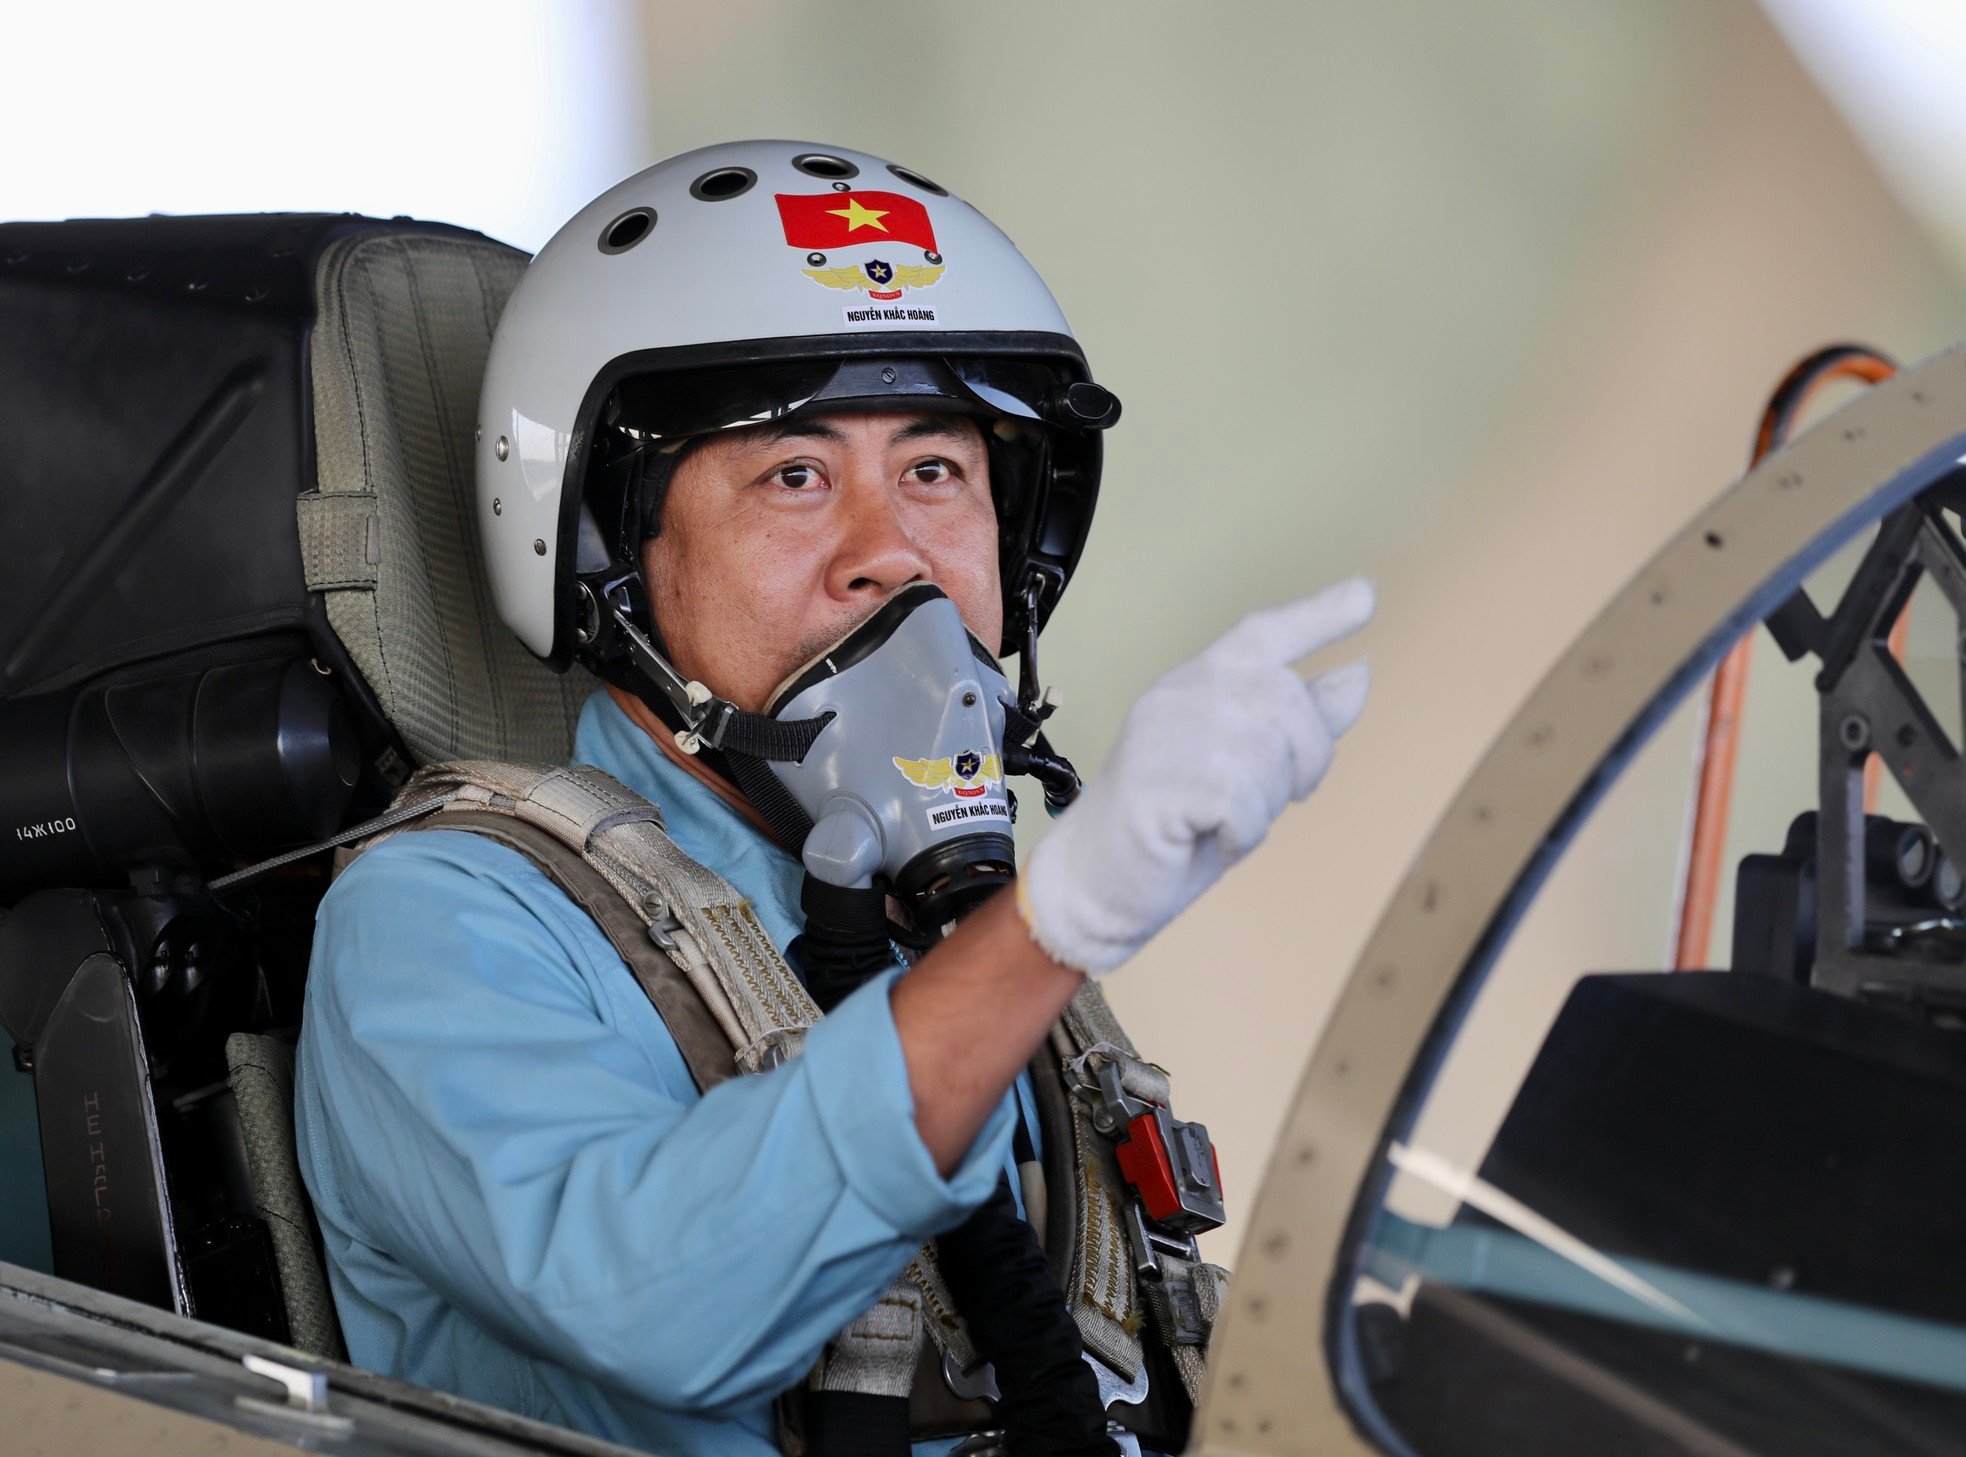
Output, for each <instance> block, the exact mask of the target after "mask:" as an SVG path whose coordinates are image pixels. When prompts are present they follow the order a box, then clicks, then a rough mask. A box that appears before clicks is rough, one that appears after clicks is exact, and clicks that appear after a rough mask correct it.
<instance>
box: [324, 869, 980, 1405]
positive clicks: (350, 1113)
mask: <svg viewBox="0 0 1966 1457" xmlns="http://www.w3.org/2000/svg"><path fill="white" fill-rule="evenodd" d="M459 840H463V841H466V842H468V843H465V844H462V845H459V844H449V845H446V844H442V843H440V842H444V841H452V842H455V841H459ZM893 976H894V974H893V973H890V974H889V975H887V976H884V977H881V978H878V979H877V980H876V981H875V982H873V983H871V984H869V985H868V986H866V987H863V988H862V989H860V990H859V991H857V992H856V993H855V994H854V995H852V996H851V997H848V998H847V999H846V1000H845V1001H843V1002H842V1003H841V1004H840V1006H839V1007H838V1008H837V1009H836V1010H835V1011H834V1012H833V1013H832V1014H831V1015H830V1016H829V1017H827V1018H826V1019H825V1020H824V1021H823V1022H822V1023H820V1024H819V1025H818V1026H816V1027H815V1028H813V1029H812V1031H811V1032H810V1034H809V1035H808V1037H807V1039H806V1047H805V1052H804V1055H803V1056H801V1057H799V1058H797V1059H795V1060H794V1061H792V1062H790V1063H788V1064H786V1065H784V1066H782V1067H780V1068H777V1069H775V1070H773V1071H771V1072H768V1073H765V1074H763V1075H760V1076H756V1077H743V1078H734V1079H732V1080H731V1081H729V1082H726V1083H723V1084H721V1085H719V1086H718V1087H716V1088H714V1089H713V1090H712V1091H711V1092H710V1093H709V1094H708V1095H707V1096H704V1097H702V1098H700V1099H699V1098H698V1097H697V1096H696V1094H695V1090H694V1087H693V1086H692V1085H691V1084H690V1082H689V1078H688V1074H687V1072H686V1070H685V1069H684V1067H683V1063H682V1060H681V1057H680V1055H678V1054H677V1053H676V1051H675V1048H674V1044H673V1041H670V1040H669V1039H668V1037H667V1033H666V1031H665V1030H664V1029H662V1028H661V1024H660V1021H659V1019H658V1018H656V1014H655V1012H654V1010H653V1008H651V1007H650V1006H649V1005H648V1003H647V1001H646V999H645V998H643V997H642V994H641V992H640V989H639V988H638V987H637V986H636V984H635V983H634V981H633V979H632V977H631V976H630V975H629V973H628V972H627V970H626V969H625V968H624V967H622V965H621V963H620V960H619V958H618V957H617V956H616V955H615V953H614V951H613V949H612V947H611V946H609V944H608V943H607V942H606V940H605V939H604V938H603V937H602V936H601V934H600V932H599V931H598V930H597V929H596V928H595V927H594V926H593V924H592V922H591V921H589V920H588V919H587V918H586V917H585V916H584V915H582V914H581V913H580V912H579V911H578V910H577V909H576V908H575V907H574V906H573V905H572V903H571V902H569V901H568V900H567V899H566V898H565V897H564V896H563V895H562V894H561V893H560V892H559V891H558V889H557V888H555V887H554V886H552V885H551V883H550V882H548V881H547V880H546V878H545V877H544V876H543V875H541V874H540V873H539V872H538V871H537V870H536V869H534V868H533V867H532V866H531V865H530V864H529V863H527V862H525V861H524V860H523V859H522V858H521V857H519V856H517V855H515V854H513V853H512V852H511V851H508V850H506V849H504V848H503V847H500V846H497V845H495V844H492V843H490V842H488V841H484V840H482V839H477V838H476V837H471V836H468V835H462V834H460V833H457V832H425V833H418V834H414V835H406V836H401V837H398V838H397V839H395V840H392V841H389V842H387V843H385V844H384V845H381V846H378V847H377V848H376V849H374V850H372V851H370V852H369V853H368V854H366V855H365V856H363V857H362V858H361V859H360V860H358V861H357V862H355V864H354V865H353V866H352V867H351V868H350V869H349V870H348V871H347V872H346V873H345V874H344V875H343V877H342V878H341V880H340V881H339V882H337V884H336V885H335V887H334V889H333V890H332V891H331V892H330V894H329V896H328V897H327V899H326V900H325V901H324V902H323V905H322V911H321V916H320V919H319V923H318V927H317V934H316V941H315V952H314V962H313V967H312V969H311V971H310V982H309V987H308V993H307V1008H306V1015H305V1019H304V1029H303V1037H302V1048H301V1063H302V1066H301V1087H300V1096H299V1100H298V1109H297V1115H298V1120H299V1128H300V1134H301V1142H302V1163H303V1167H304V1170H305V1172H306V1175H307V1178H308V1182H309V1184H310V1187H312V1188H314V1190H315V1194H316V1198H317V1201H318V1200H322V1199H323V1198H326V1199H328V1200H329V1201H330V1202H331V1203H332V1204H333V1206H334V1207H335V1208H336V1209H337V1210H339V1211H343V1212H344V1213H345V1217H346V1218H347V1219H348V1220H349V1221H350V1222H351V1223H352V1224H354V1225H356V1226H358V1228H357V1229H356V1230H355V1231H354V1234H355V1236H356V1237H359V1238H360V1239H362V1240H363V1241H365V1242H366V1243H368V1244H370V1245H372V1246H374V1247H376V1248H378V1249H381V1250H383V1251H385V1252H387V1253H388V1254H389V1255H390V1256H391V1257H392V1258H394V1259H395V1260H397V1261H398V1262H400V1263H401V1264H402V1265H404V1266H405V1267H407V1268H408V1269H410V1270H411V1271H412V1272H414V1273H415V1274H416V1275H417V1276H418V1277H419V1278H420V1279H422V1280H423V1281H425V1282H427V1283H428V1284H429V1285H430V1286H432V1287H433V1288H434V1289H436V1290H437V1291H438V1292H439V1293H440V1294H441V1295H442V1296H443V1297H444V1298H445V1299H447V1300H449V1301H450V1302H452V1303H454V1304H455V1305H457V1306H458V1307H460V1308H462V1309H464V1310H465V1311H467V1312H468V1313H470V1314H471V1316H472V1317H473V1318H474V1319H476V1320H478V1321H480V1322H482V1323H483V1324H484V1325H485V1326H487V1327H488V1328H489V1329H491V1330H493V1331H495V1332H496V1333H497V1334H498V1335H499V1337H500V1338H501V1339H502V1340H504V1341H506V1342H508V1343H510V1344H511V1345H513V1346H514V1347H516V1348H518V1349H520V1350H522V1351H526V1352H528V1353H530V1354H533V1355H536V1356H539V1357H544V1358H547V1359H550V1360H552V1361H555V1362H558V1363H561V1364H563V1365H565V1366H567V1367H569V1368H571V1369H574V1370H577V1371H580V1372H583V1373H585V1374H587V1375H589V1376H591V1377H592V1378H593V1379H595V1380H597V1381H600V1382H603V1383H606V1384H610V1385H616V1386H619V1387H622V1388H625V1389H626V1390H627V1391H629V1392H630V1393H631V1394H633V1395H636V1396H638V1397H640V1398H642V1399H644V1400H647V1401H650V1402H653V1403H655V1404H657V1405H660V1406H664V1407H668V1408H672V1409H677V1410H690V1411H715V1410H717V1409H719V1408H722V1407H727V1406H732V1405H735V1404H738V1403H741V1402H745V1401H755V1400H756V1399H758V1398H759V1397H760V1396H768V1395H771V1394H773V1393H775V1392H777V1391H780V1390H782V1389H784V1388H786V1387H788V1386H790V1385H792V1384H793V1383H794V1382H796V1381H797V1380H799V1379H800V1378H801V1377H802V1376H803V1375H804V1374H805V1372H806V1371H807V1370H808V1369H809V1367H810V1365H811V1363H812V1362H813V1360H814V1359H815V1358H816V1357H817V1355H818V1353H819V1351H820V1349H821V1348H822V1346H823V1345H824V1344H825V1342H826V1340H827V1339H828V1338H829V1337H830V1336H831V1335H832V1334H834V1333H835V1332H836V1331H837V1330H838V1329H839V1328H840V1327H841V1326H843V1325H845V1324H846V1323H847V1322H848V1321H850V1320H851V1319H853V1318H854V1317H855V1316H857V1315H859V1314H860V1313H861V1312H862V1311H863V1310H865V1309H866V1308H867V1307H868V1306H870V1305H871V1304H873V1302H874V1301H875V1299H877V1298H878V1297H879V1295H880V1294H881V1292H882V1291H883V1290H884V1289H886V1287H887V1286H888V1284H889V1283H890V1282H891V1281H892V1280H893V1278H894V1277H895V1276H896V1275H897V1274H898V1273H899V1272H900V1270H901V1267H902V1266H903V1264H905V1263H906V1261H907V1260H908V1258H909V1256H910V1255H911V1254H912V1253H913V1251H914V1250H915V1249H916V1248H918V1247H919V1246H920V1245H921V1243H922V1242H923V1241H924V1240H925V1239H927V1238H929V1237H930V1236H932V1235H934V1234H936V1233H937V1232H939V1231H941V1230H943V1229H946V1228H948V1227H950V1226H952V1225H954V1224H955V1223H957V1222H959V1221H960V1220H961V1219H962V1218H963V1217H964V1216H965V1215H966V1214H967V1213H968V1211H969V1210H970V1209H972V1208H974V1207H975V1206H976V1205H978V1204H980V1203H981V1202H982V1200H983V1199H984V1198H985V1197H986V1196H987V1195H988V1194H989V1192H990V1190H991V1189H992V1188H993V1187H994V1185H995V1183H996V1180H997V1177H998V1173H999V1170H1000V1169H1001V1167H1002V1162H1003V1158H1004V1154H1005V1149H1006V1147H1007V1145H1008V1143H1009V1140H1010V1137H1011V1128H1012V1122H1013V1115H1012V1109H1011V1105H1010V1102H1009V1100H1008V1099H1006V1100H1005V1102H1004V1103H1002V1104H1000V1105H999V1107H998V1109H997V1111H996V1113H995V1114H993V1115H992V1117H991V1120H990V1121H989V1123H988V1124H987V1125H986V1126H985V1128H984V1129H983V1131H982V1132H981V1133H980V1134H979V1135H978V1137H977V1139H976V1141H975V1143H974V1145H973V1146H972V1147H971V1149H970V1150H969V1152H968V1154H967V1156H966V1157H965V1159H964V1161H963V1163H962V1165H961V1167H959V1168H958V1169H957V1170H956V1171H955V1173H954V1174H953V1176H951V1177H950V1178H947V1179H944V1178H942V1177H941V1176H940V1175H939V1174H938V1173H937V1171H936V1169H935V1166H934V1163H933V1161H932V1159H931V1158H930V1157H929V1154H928V1151H927V1149H926V1148H925V1147H924V1146H923V1145H922V1142H921V1139H920V1137H919V1135H918V1134H917V1132H916V1130H915V1126H914V1105H913V1099H912V1097H911V1095H910V1092H909V1086H908V1076H907V1068H906V1065H905V1062H904V1060H903V1057H902V1052H901V1045H900V1040H899V1037H898V1035H897V1033H896V1030H895V1026H894V1018H893V1014H892V1012H891V1010H890V1008H889V1003H888V989H889V986H890V985H891V984H892V981H893ZM651 1027H652V1028H653V1029H654V1030H653V1032H652V1033H651V1031H650V1029H651Z"/></svg>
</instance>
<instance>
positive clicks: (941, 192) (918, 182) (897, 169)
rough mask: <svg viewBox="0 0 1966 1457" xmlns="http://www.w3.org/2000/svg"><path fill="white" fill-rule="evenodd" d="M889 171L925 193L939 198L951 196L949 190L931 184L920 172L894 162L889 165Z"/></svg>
mask: <svg viewBox="0 0 1966 1457" xmlns="http://www.w3.org/2000/svg"><path fill="white" fill-rule="evenodd" d="M887 170H888V171H890V172H892V173H893V174H894V175H895V176H896V177H899V178H900V179H901V180H902V181H903V182H905V183H907V184H908V185H909V186H910V187H919V188H920V189H921V190H922V191H923V192H932V193H934V194H935V195H936V196H937V197H947V196H948V195H949V189H948V188H946V187H943V186H941V185H939V184H937V183H934V182H930V181H929V180H928V179H927V178H926V177H924V176H922V174H921V173H919V172H912V171H910V170H909V169H908V168H906V167H901V166H897V165H896V164H895V163H893V162H890V163H888V164H887Z"/></svg>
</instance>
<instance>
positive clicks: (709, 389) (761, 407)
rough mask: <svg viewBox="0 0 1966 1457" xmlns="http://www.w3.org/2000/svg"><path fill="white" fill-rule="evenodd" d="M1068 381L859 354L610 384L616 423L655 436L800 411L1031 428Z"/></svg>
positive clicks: (965, 362)
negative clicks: (948, 418)
mask: <svg viewBox="0 0 1966 1457" xmlns="http://www.w3.org/2000/svg"><path fill="white" fill-rule="evenodd" d="M1065 382H1066V381H1065V380H1064V378H1063V377H1062V376H1061V374H1060V372H1059V371H1058V370H1056V369H1054V368H1052V367H1050V366H1048V365H1045V364H1042V363H1038V362H1034V361H1031V360H1022V359H973V358H892V359H883V358H860V359H817V360H794V361H788V362H783V363H771V364H747V365H713V366H706V367H702V368H697V369H689V370H679V371H676V372H673V373H662V374H645V375H636V376H632V377H630V378H628V379H625V380H623V381H622V382H621V383H620V384H619V385H617V386H616V387H615V405H616V410H617V414H616V415H615V417H614V420H613V423H615V424H618V425H621V426H624V427H626V428H627V429H630V430H634V431H637V432H639V433H641V434H644V435H648V436H652V437H654V438H655V439H658V440H681V439H687V438H689V437H691V436H697V435H708V434H712V433H714V432H716V431H719V430H735V429H741V428H743V427H744V426H747V425H764V424H769V423H770V422H772V421H774V420H782V419H784V418H785V417H787V416H789V415H792V414H796V413H799V412H801V411H808V412H810V411H818V410H911V409H913V410H950V411H959V412H961V413H964V414H980V415H995V416H1003V417H1007V418H1010V419H1014V420H1029V421H1032V422H1033V423H1037V422H1040V421H1042V420H1044V419H1045V413H1044V412H1045V402H1046V400H1047V398H1048V397H1049V396H1051V395H1052V394H1053V393H1054V392H1055V391H1057V390H1058V389H1059V388H1060V386H1061V385H1063V384H1064V383H1065Z"/></svg>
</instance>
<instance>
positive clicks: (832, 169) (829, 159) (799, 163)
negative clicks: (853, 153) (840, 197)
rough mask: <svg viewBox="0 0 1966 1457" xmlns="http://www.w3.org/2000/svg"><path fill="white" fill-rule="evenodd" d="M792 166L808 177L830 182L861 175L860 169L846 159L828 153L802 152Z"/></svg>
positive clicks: (793, 160)
mask: <svg viewBox="0 0 1966 1457" xmlns="http://www.w3.org/2000/svg"><path fill="white" fill-rule="evenodd" d="M792 165H793V166H794V167H796V168H798V169H799V170H800V171H801V172H803V173H805V175H806V176H808V177H823V178H825V179H826V180H827V181H828V182H831V181H834V180H835V179H839V180H842V181H843V180H845V179H846V178H848V177H858V176H859V175H860V169H859V168H858V167H856V166H854V165H853V163H851V162H849V161H847V159H846V158H844V157H835V156H833V155H831V154H830V153H827V152H801V153H800V154H799V155H798V156H796V157H794V158H793V159H792Z"/></svg>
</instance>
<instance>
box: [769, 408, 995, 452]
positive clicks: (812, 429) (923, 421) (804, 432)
mask: <svg viewBox="0 0 1966 1457" xmlns="http://www.w3.org/2000/svg"><path fill="white" fill-rule="evenodd" d="M967 423H968V422H967V417H966V416H959V415H922V416H920V417H919V418H917V419H914V420H910V421H909V422H908V423H907V424H906V425H903V426H902V427H901V428H900V429H899V430H897V431H895V432H894V434H893V435H892V436H890V437H889V438H888V444H890V445H903V444H906V443H907V442H908V441H911V440H929V439H946V440H969V439H973V438H974V430H973V429H965V428H964V426H965V425H966V424H967ZM752 428H753V429H755V430H756V431H757V432H758V436H757V438H758V441H759V443H760V444H763V445H777V444H778V443H779V442H780V441H783V440H825V441H830V442H831V443H832V444H834V445H842V444H844V443H845V442H846V434H845V432H843V431H841V430H840V429H839V428H838V427H837V426H835V425H832V424H830V423H829V422H828V421H826V420H825V419H823V418H819V419H807V420H802V419H791V420H779V421H774V422H772V423H771V424H769V425H756V426H753V427H752Z"/></svg>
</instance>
